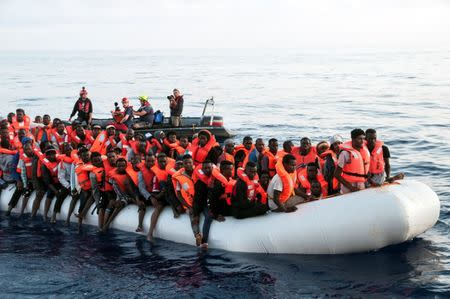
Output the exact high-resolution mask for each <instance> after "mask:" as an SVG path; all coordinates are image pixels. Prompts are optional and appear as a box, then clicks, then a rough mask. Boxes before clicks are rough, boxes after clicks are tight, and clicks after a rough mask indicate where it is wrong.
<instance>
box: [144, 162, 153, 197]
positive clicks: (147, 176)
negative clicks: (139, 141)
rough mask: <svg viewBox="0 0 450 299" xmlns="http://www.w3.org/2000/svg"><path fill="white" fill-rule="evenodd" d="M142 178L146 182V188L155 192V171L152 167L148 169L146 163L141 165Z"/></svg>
mask: <svg viewBox="0 0 450 299" xmlns="http://www.w3.org/2000/svg"><path fill="white" fill-rule="evenodd" d="M141 173H142V178H143V179H144V182H145V189H146V190H147V191H148V192H153V178H154V177H155V173H154V172H153V170H152V169H148V168H147V167H146V166H145V165H144V166H142V167H141Z"/></svg>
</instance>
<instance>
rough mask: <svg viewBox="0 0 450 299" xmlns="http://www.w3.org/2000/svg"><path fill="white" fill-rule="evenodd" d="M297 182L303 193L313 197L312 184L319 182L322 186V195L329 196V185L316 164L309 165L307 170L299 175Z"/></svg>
mask: <svg viewBox="0 0 450 299" xmlns="http://www.w3.org/2000/svg"><path fill="white" fill-rule="evenodd" d="M297 180H298V182H299V184H300V187H301V188H302V191H303V192H304V193H306V194H307V195H311V184H312V182H314V181H318V182H319V183H320V185H321V186H322V195H323V196H327V192H328V184H327V182H326V181H325V179H324V178H323V175H322V174H321V173H320V171H319V168H318V167H317V164H316V163H314V162H313V163H309V164H308V165H307V166H306V168H305V169H303V170H302V171H300V172H298V173H297Z"/></svg>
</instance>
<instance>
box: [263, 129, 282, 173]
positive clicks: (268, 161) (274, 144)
mask: <svg viewBox="0 0 450 299" xmlns="http://www.w3.org/2000/svg"><path fill="white" fill-rule="evenodd" d="M278 158H279V157H278V140H276V139H275V138H271V139H269V149H268V150H266V151H265V152H264V156H263V158H262V161H261V172H263V171H264V172H267V173H269V176H270V178H273V177H274V176H275V174H276V173H277V171H276V169H275V165H276V163H277V160H278ZM261 172H260V174H261Z"/></svg>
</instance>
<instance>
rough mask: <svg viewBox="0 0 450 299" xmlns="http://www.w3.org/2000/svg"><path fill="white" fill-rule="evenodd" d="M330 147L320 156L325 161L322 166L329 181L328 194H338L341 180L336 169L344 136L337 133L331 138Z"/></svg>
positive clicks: (323, 172)
mask: <svg viewBox="0 0 450 299" xmlns="http://www.w3.org/2000/svg"><path fill="white" fill-rule="evenodd" d="M329 143H330V148H329V149H328V150H326V151H324V152H323V153H322V154H321V155H320V158H322V160H323V161H324V163H323V167H322V174H323V177H324V179H325V181H326V182H327V183H328V190H327V194H328V195H333V194H337V193H339V191H340V184H339V181H338V180H337V179H336V177H335V176H334V172H335V171H336V165H337V162H338V155H339V153H340V151H341V145H342V143H343V138H342V136H341V135H339V134H336V135H333V136H331V137H330V139H329Z"/></svg>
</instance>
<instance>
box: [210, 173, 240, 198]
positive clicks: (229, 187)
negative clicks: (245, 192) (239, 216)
mask: <svg viewBox="0 0 450 299" xmlns="http://www.w3.org/2000/svg"><path fill="white" fill-rule="evenodd" d="M212 176H213V177H214V179H216V180H218V181H219V182H220V183H221V184H222V187H224V188H225V192H224V193H223V194H222V195H221V196H220V199H223V200H225V201H226V202H227V205H229V206H231V195H232V194H233V188H234V185H235V184H236V180H234V179H233V178H230V179H229V180H227V178H226V177H224V176H223V174H221V173H220V171H219V169H217V168H213V171H212Z"/></svg>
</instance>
